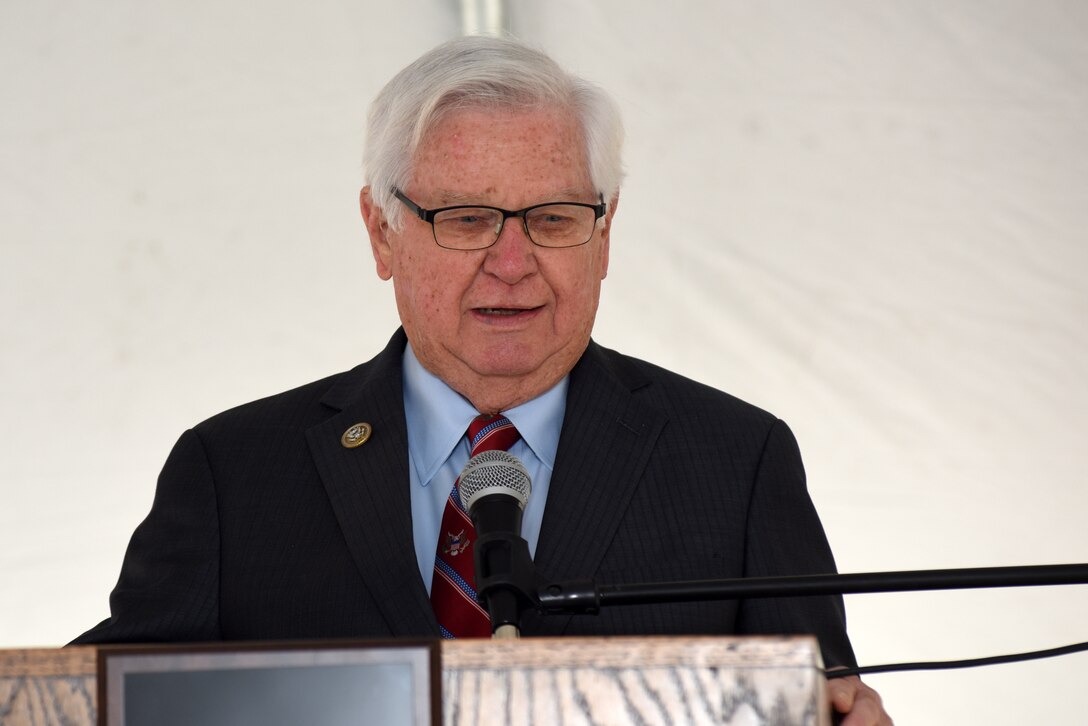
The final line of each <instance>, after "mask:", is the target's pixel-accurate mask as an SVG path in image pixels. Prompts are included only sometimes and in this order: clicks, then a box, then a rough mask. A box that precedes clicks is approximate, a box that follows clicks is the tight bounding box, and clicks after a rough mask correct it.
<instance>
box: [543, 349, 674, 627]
mask: <svg viewBox="0 0 1088 726" xmlns="http://www.w3.org/2000/svg"><path fill="white" fill-rule="evenodd" d="M643 385H647V382H646V381H645V380H643V379H641V378H638V377H635V376H633V375H631V374H630V372H628V371H617V370H614V369H612V368H611V367H610V366H609V363H608V359H607V357H606V355H605V353H604V351H603V350H602V349H601V348H600V347H599V346H597V345H596V344H595V343H590V347H589V349H588V350H587V351H586V354H585V355H584V356H583V357H582V359H581V361H579V363H578V365H577V366H575V368H574V370H573V371H571V381H570V390H569V392H568V394H567V409H566V414H565V416H564V419H563V430H562V433H561V435H560V439H559V448H558V453H557V456H556V462H555V470H554V471H553V472H552V478H551V483H550V485H549V491H548V502H547V506H546V508H545V510H544V521H543V523H542V525H541V532H540V540H539V542H538V544H537V552H536V558H535V560H536V566H537V573H538V575H539V576H540V577H541V578H544V579H545V580H546V581H560V580H571V579H582V578H591V577H593V576H595V575H596V573H597V569H598V568H599V566H600V564H601V561H602V560H603V558H604V556H605V553H606V552H607V550H608V546H609V544H610V542H611V541H612V538H613V535H614V534H615V532H616V529H617V528H618V527H619V525H620V522H621V521H622V519H623V516H624V513H625V511H626V509H627V506H628V503H629V502H630V501H631V497H632V496H633V495H634V493H635V491H636V489H637V487H638V484H639V481H640V480H641V478H642V474H643V471H644V470H645V468H646V464H647V462H648V461H649V458H650V454H651V452H652V451H653V447H654V444H655V442H656V441H657V437H658V435H659V434H660V433H661V429H662V428H663V427H664V425H665V422H666V418H665V416H664V415H663V414H661V413H660V412H658V411H656V410H653V409H650V408H647V407H646V406H643V405H642V404H640V403H639V402H638V401H636V400H635V397H634V396H633V395H632V391H633V390H634V389H636V388H639V387H641V386H643ZM531 617H533V619H534V620H535V623H534V631H537V632H540V633H541V634H561V633H562V632H563V629H564V628H565V627H566V623H567V621H568V620H569V619H570V616H569V615H567V616H549V617H546V618H540V619H539V620H537V619H536V618H535V616H531Z"/></svg>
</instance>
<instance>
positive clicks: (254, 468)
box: [78, 331, 853, 664]
mask: <svg viewBox="0 0 1088 726" xmlns="http://www.w3.org/2000/svg"><path fill="white" fill-rule="evenodd" d="M404 344H405V339H404V336H403V332H401V331H398V333H397V334H396V335H395V336H394V337H393V339H392V340H391V341H390V344H389V346H388V347H387V348H386V349H385V351H383V352H382V353H381V354H380V355H378V356H377V357H376V358H375V359H374V360H372V361H370V362H369V363H366V364H363V365H361V366H359V367H357V368H356V369H354V370H352V371H349V372H348V373H345V374H341V375H338V376H333V377H332V378H329V379H325V380H323V381H319V382H317V383H313V384H310V385H308V386H304V387H302V388H298V389H295V390H293V391H289V392H287V393H283V394H280V395H278V396H273V397H271V398H268V399H263V400H261V401H257V402H254V403H251V404H247V405H245V406H242V407H239V408H237V409H233V410H231V411H228V412H226V413H223V414H220V415H219V416H216V417H214V418H212V419H209V420H208V421H205V422H204V423H202V424H200V425H199V426H197V427H195V429H194V430H193V431H192V432H187V433H186V434H185V435H183V436H182V438H181V440H180V441H179V442H178V445H177V447H176V448H175V450H174V452H173V453H172V454H171V456H170V458H169V460H168V462H167V465H166V467H165V468H164V470H163V473H162V475H161V476H160V480H159V487H158V490H157V493H156V499H155V504H154V506H153V508H152V511H151V513H150V514H149V516H148V518H147V520H146V521H145V522H144V524H142V525H141V526H140V528H139V529H138V530H137V532H136V534H135V535H134V536H133V540H132V543H131V544H130V547H129V551H128V553H127V555H126V559H125V563H124V566H123V568H122V574H121V578H120V580H119V582H118V586H117V588H116V590H115V591H114V594H113V596H112V597H111V611H112V613H113V617H112V619H111V620H107V621H105V622H103V623H102V624H101V625H99V626H98V627H96V628H94V629H92V630H91V631H88V633H86V634H84V636H81V638H80V639H78V640H79V642H111V641H135V640H209V639H217V638H223V639H232V640H237V639H276V638H318V637H357V638H365V637H388V636H437V635H438V623H437V621H436V619H435V617H434V613H433V611H432V609H431V607H430V602H429V599H428V597H427V592H426V589H425V587H424V586H423V583H422V580H421V578H420V576H419V570H418V567H417V565H416V561H415V555H414V549H413V543H412V534H411V526H412V524H411V515H410V503H409V493H408V469H407V467H408V455H407V434H406V425H405V422H404V410H403V394H402V382H401V373H400V360H401V356H402V354H403V350H404ZM360 421H367V422H369V423H371V424H372V425H373V427H374V433H373V435H372V437H371V440H370V441H368V442H367V443H366V444H365V445H363V446H360V447H358V448H356V449H345V448H343V447H342V446H341V445H340V442H339V438H340V435H341V434H342V433H343V432H344V430H345V429H347V428H348V427H349V426H351V425H352V424H354V423H357V422H360ZM535 559H536V564H537V568H538V570H539V572H540V574H541V576H542V577H543V578H545V579H550V580H565V579H573V578H578V577H592V578H595V579H596V580H597V581H598V582H600V583H622V582H647V581H659V580H679V579H709V578H726V577H741V576H760V575H779V574H781V575H785V574H808V573H816V572H831V571H833V570H834V562H833V560H832V558H831V553H830V550H829V548H828V546H827V541H826V538H825V537H824V533H823V530H822V528H821V526H820V522H819V519H818V517H817V516H816V512H815V510H814V508H813V506H812V503H811V501H810V499H809V497H808V493H807V491H806V488H805V479H804V470H803V467H802V465H801V460H800V455H799V453H798V450H797V445H796V443H795V441H794V439H793V436H792V434H791V433H790V431H789V429H788V428H787V427H786V425H785V424H784V423H782V422H781V421H779V420H777V419H776V418H775V417H774V416H772V415H770V414H768V413H766V412H764V411H761V410H759V409H757V408H755V407H753V406H750V405H748V404H746V403H744V402H742V401H739V400H738V399H736V398H733V397H731V396H729V395H727V394H725V393H722V392H720V391H717V390H714V389H711V388H709V387H706V386H703V385H700V384H698V383H695V382H693V381H690V380H687V379H684V378H682V377H680V376H677V375H676V374H673V373H670V372H668V371H665V370H663V369H661V368H658V367H656V366H653V365H651V364H648V363H645V362H643V361H639V360H636V359H633V358H628V357H625V356H622V355H619V354H617V353H614V352H612V351H608V350H606V349H604V348H601V347H599V346H597V345H596V344H593V343H591V344H590V347H589V349H588V350H587V351H586V353H585V355H583V357H582V359H581V360H580V361H579V363H578V364H577V365H576V367H575V368H574V370H573V371H572V372H571V380H570V387H569V392H568V399H567V409H566V416H565V419H564V423H563V430H562V433H561V436H560V442H559V449H558V454H557V458H556V463H555V469H554V471H553V473H552V480H551V487H550V493H549V498H548V502H547V507H546V509H545V514H544V521H543V523H542V528H541V533H540V540H539V543H538V545H537V552H536V558H535ZM591 633H597V634H612V633H615V634H646V633H660V634H728V633H768V634H773V633H812V634H815V635H817V636H818V637H819V638H820V641H821V645H822V647H823V650H824V657H825V660H826V661H827V662H828V663H832V664H849V663H852V662H853V655H852V653H851V650H850V645H849V641H848V640H847V638H846V634H845V625H844V618H843V611H842V602H841V599H839V598H824V597H820V598H793V599H783V600H778V601H768V600H764V601H758V600H753V601H747V602H744V603H685V604H681V605H654V606H625V607H618V608H612V609H611V610H605V611H604V612H602V613H601V615H599V616H549V617H544V616H540V615H537V614H535V613H529V614H528V615H527V616H526V617H525V619H524V621H523V623H522V634H523V635H558V634H567V635H577V634H591Z"/></svg>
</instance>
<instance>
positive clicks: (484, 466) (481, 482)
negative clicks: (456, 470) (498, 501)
mask: <svg viewBox="0 0 1088 726" xmlns="http://www.w3.org/2000/svg"><path fill="white" fill-rule="evenodd" d="M457 488H458V490H459V491H460V492H461V506H463V507H464V508H465V511H467V512H470V513H471V512H472V505H473V504H474V503H475V502H476V500H477V499H479V498H480V497H485V496H487V495H488V494H507V495H509V496H511V497H514V498H515V499H516V500H517V501H518V505H519V506H520V507H521V508H522V509H525V505H526V504H527V503H528V501H529V493H530V491H532V485H531V484H530V483H529V472H527V471H525V465H524V464H522V463H521V461H519V460H518V457H516V456H514V455H513V454H511V453H510V452H508V451H484V452H481V453H479V454H476V456H474V457H472V458H471V459H469V460H468V463H467V464H465V468H464V469H462V470H461V480H460V483H459V484H458V485H457Z"/></svg>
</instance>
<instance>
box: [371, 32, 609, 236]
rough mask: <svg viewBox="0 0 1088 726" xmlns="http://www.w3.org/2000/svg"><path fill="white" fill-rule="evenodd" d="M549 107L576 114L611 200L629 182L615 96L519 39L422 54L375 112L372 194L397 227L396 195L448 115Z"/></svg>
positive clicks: (474, 39) (475, 39)
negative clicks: (625, 175) (625, 179)
mask: <svg viewBox="0 0 1088 726" xmlns="http://www.w3.org/2000/svg"><path fill="white" fill-rule="evenodd" d="M541 106H546V107H556V106H558V107H560V108H568V109H570V110H571V112H572V113H573V114H574V115H575V117H576V118H578V120H579V122H580V124H581V127H582V132H583V137H584V139H585V146H586V148H585V154H586V160H587V162H588V164H589V175H590V179H591V180H592V182H593V186H594V187H595V191H596V192H597V193H599V194H600V195H601V196H602V197H603V198H604V200H605V202H610V201H611V200H612V199H613V197H615V195H616V193H617V192H618V191H619V187H620V181H621V180H622V179H623V161H622V158H621V157H622V149H623V124H622V122H621V120H620V113H619V108H618V107H617V106H616V103H615V102H614V101H613V100H612V98H611V97H610V96H609V95H608V94H607V93H605V92H604V91H603V90H602V89H600V88H599V87H597V86H595V85H593V84H591V83H589V82H588V81H585V80H583V79H581V78H578V77H577V76H574V75H571V74H570V73H567V72H566V71H565V70H563V69H562V68H561V67H560V66H559V64H558V63H556V62H555V61H554V60H552V59H551V58H549V57H548V56H547V55H545V54H544V53H543V52H541V51H539V50H536V49H533V48H530V47H528V46H526V45H524V44H522V43H520V42H518V41H515V40H510V39H505V38H495V37H488V36H467V37H463V38H458V39H456V40H451V41H449V42H447V43H443V44H442V45H440V46H438V47H437V48H435V49H434V50H432V51H430V52H428V53H426V54H424V55H423V56H421V57H420V58H419V59H417V60H416V61H415V62H413V63H412V64H411V65H409V66H408V67H406V68H405V69H404V70H402V71H401V72H400V73H398V74H397V75H396V76H394V77H393V79H392V80H391V81H389V83H387V84H386V86H385V88H383V89H382V90H381V92H380V93H378V95H377V97H376V98H375V99H374V103H373V104H372V105H371V107H370V113H369V115H368V117H367V132H366V147H365V151H364V154H363V165H364V167H365V170H366V182H367V184H369V185H370V188H371V189H370V193H371V196H372V198H373V199H374V201H375V203H376V204H377V206H378V207H379V208H380V209H382V210H383V211H384V212H385V213H386V218H387V220H388V221H389V224H390V225H392V226H393V227H394V229H397V228H399V225H400V220H401V214H400V212H401V210H400V209H399V206H400V205H394V197H393V193H392V190H393V189H394V188H404V187H405V186H407V185H408V182H409V180H410V179H411V176H412V171H413V169H412V165H413V162H414V160H415V155H416V151H417V149H418V148H419V144H420V142H421V141H422V140H423V137H424V136H425V135H426V134H427V132H428V131H429V130H430V129H431V128H432V127H433V126H434V125H435V124H436V123H437V122H438V121H439V120H440V119H441V118H442V117H443V116H444V115H445V114H447V113H448V112H450V111H453V110H458V109H464V108H481V107H482V108H536V107H541Z"/></svg>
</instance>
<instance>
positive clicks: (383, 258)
mask: <svg viewBox="0 0 1088 726" xmlns="http://www.w3.org/2000/svg"><path fill="white" fill-rule="evenodd" d="M359 211H360V212H362V215H363V223H364V224H366V231H367V232H368V233H369V234H370V251H371V252H372V253H373V255H374V264H375V266H376V267H377V270H378V277H380V278H381V279H383V280H388V279H389V278H391V277H392V276H393V248H392V246H391V245H390V244H389V224H388V223H387V222H386V221H385V215H384V214H383V213H382V210H381V209H379V208H378V205H377V204H375V203H374V198H373V197H372V196H371V195H370V187H369V186H365V187H363V189H362V191H360V192H359Z"/></svg>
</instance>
